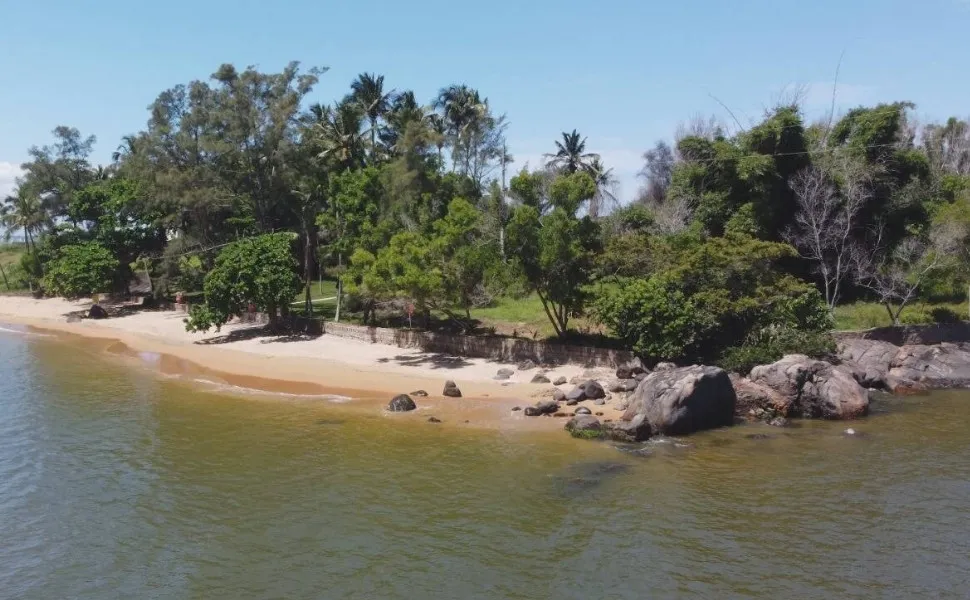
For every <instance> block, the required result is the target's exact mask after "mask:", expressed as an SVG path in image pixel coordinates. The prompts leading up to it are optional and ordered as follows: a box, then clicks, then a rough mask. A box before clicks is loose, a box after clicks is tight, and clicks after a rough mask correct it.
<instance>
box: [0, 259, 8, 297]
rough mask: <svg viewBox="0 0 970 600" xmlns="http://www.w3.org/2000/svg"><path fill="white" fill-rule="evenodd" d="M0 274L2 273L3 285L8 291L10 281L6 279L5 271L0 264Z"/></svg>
mask: <svg viewBox="0 0 970 600" xmlns="http://www.w3.org/2000/svg"><path fill="white" fill-rule="evenodd" d="M0 275H3V285H4V286H5V287H6V288H7V291H10V282H9V281H7V272H6V271H4V270H3V265H2V264H0Z"/></svg>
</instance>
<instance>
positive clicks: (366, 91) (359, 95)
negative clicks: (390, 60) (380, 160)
mask: <svg viewBox="0 0 970 600" xmlns="http://www.w3.org/2000/svg"><path fill="white" fill-rule="evenodd" d="M350 89H351V90H353V97H354V99H355V100H356V101H357V102H358V103H359V104H360V107H361V108H362V109H363V111H364V114H365V115H366V116H367V119H368V120H369V121H370V148H371V160H373V159H374V156H375V155H376V152H377V121H378V120H379V119H380V118H381V117H383V116H384V115H385V114H387V112H388V111H389V110H390V108H391V98H392V97H393V95H394V90H391V91H389V92H384V76H383V75H376V74H373V73H361V74H360V75H358V76H357V79H355V80H354V82H353V83H351V84H350Z"/></svg>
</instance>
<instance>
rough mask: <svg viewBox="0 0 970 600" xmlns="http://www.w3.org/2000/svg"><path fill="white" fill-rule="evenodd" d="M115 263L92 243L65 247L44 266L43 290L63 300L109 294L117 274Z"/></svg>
mask: <svg viewBox="0 0 970 600" xmlns="http://www.w3.org/2000/svg"><path fill="white" fill-rule="evenodd" d="M118 266H119V264H118V259H117V258H115V256H114V255H113V254H112V253H111V251H110V250H108V249H107V248H105V247H104V246H102V245H101V244H98V243H95V242H88V243H84V244H78V245H73V246H64V247H62V248H60V249H59V250H58V251H57V258H55V259H54V260H52V261H50V262H49V263H48V264H47V273H46V274H45V275H44V289H45V290H46V291H47V293H49V294H52V295H55V296H64V297H65V298H80V297H82V296H90V295H91V294H94V293H98V292H106V291H109V290H110V289H111V287H112V284H113V283H114V280H115V276H116V274H117V272H118Z"/></svg>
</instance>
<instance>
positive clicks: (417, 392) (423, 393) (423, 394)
mask: <svg viewBox="0 0 970 600" xmlns="http://www.w3.org/2000/svg"><path fill="white" fill-rule="evenodd" d="M410 395H411V396H414V397H415V398H427V397H428V392H426V391H424V390H415V391H413V392H411V394H410Z"/></svg>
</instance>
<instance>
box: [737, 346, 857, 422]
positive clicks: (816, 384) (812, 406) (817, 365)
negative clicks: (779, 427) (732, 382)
mask: <svg viewBox="0 0 970 600" xmlns="http://www.w3.org/2000/svg"><path fill="white" fill-rule="evenodd" d="M750 379H751V381H753V382H754V383H756V384H759V385H762V386H766V387H769V388H771V389H773V390H774V391H776V392H778V393H779V394H781V395H782V396H784V397H785V398H786V399H787V400H788V401H790V402H791V406H790V408H789V410H788V414H786V415H784V416H801V417H808V418H814V419H818V418H822V419H853V418H856V417H861V416H863V415H865V414H866V413H868V412H869V394H868V392H866V390H865V388H863V387H862V386H861V385H859V383H858V382H857V381H856V380H855V379H854V378H853V377H852V375H851V374H850V373H849V372H848V371H847V370H845V369H837V368H835V367H833V366H832V365H831V364H829V363H827V362H824V361H821V360H815V359H812V358H809V357H807V356H804V355H801V354H791V355H788V356H785V357H784V358H782V359H781V360H779V361H777V362H775V363H772V364H770V365H761V366H759V367H755V368H754V369H752V370H751V376H750Z"/></svg>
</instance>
